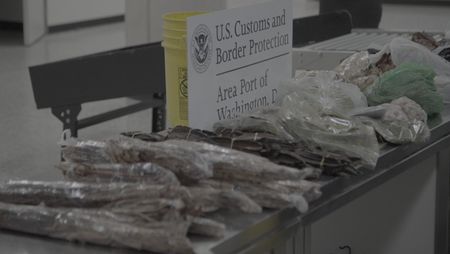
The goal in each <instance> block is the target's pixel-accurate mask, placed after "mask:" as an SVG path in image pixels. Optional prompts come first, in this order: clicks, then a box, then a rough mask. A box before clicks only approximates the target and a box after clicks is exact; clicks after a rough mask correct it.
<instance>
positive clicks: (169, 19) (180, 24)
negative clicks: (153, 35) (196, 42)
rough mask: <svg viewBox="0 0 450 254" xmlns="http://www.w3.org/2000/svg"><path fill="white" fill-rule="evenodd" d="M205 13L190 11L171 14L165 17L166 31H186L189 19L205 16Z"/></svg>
mask: <svg viewBox="0 0 450 254" xmlns="http://www.w3.org/2000/svg"><path fill="white" fill-rule="evenodd" d="M204 13H205V12H203V11H188V12H170V13H166V14H164V16H163V21H164V26H163V28H164V30H166V29H181V30H186V27H187V25H186V20H187V18H189V17H191V16H195V15H200V14H204Z"/></svg>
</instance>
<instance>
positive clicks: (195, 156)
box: [105, 137, 213, 184]
mask: <svg viewBox="0 0 450 254" xmlns="http://www.w3.org/2000/svg"><path fill="white" fill-rule="evenodd" d="M105 149H106V153H107V154H108V155H109V156H110V157H111V159H112V160H113V161H114V162H116V163H139V162H143V163H146V162H151V163H154V164H157V165H160V166H162V167H164V168H167V169H169V170H171V171H172V172H173V173H175V175H176V176H177V177H178V180H180V182H181V183H187V184H189V183H192V182H197V181H198V180H201V179H206V178H210V177H212V176H213V170H212V165H211V162H210V158H209V157H208V156H206V155H205V154H202V153H199V152H198V151H195V150H193V149H191V147H190V146H189V143H186V144H184V145H178V144H172V143H168V142H155V143H148V142H143V141H140V140H137V139H131V138H125V137H122V138H118V139H110V140H108V141H107V142H106V148H105Z"/></svg>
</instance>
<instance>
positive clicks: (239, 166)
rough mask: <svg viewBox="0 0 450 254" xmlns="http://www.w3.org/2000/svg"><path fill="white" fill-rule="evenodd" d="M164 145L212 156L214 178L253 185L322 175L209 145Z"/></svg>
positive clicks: (179, 143) (174, 142)
mask: <svg viewBox="0 0 450 254" xmlns="http://www.w3.org/2000/svg"><path fill="white" fill-rule="evenodd" d="M161 144H166V145H170V146H174V147H185V148H186V149H191V150H192V151H193V152H196V153H199V154H203V155H204V156H206V157H208V158H209V161H210V162H211V164H212V166H213V169H214V176H213V178H214V179H221V180H225V179H226V180H243V181H249V182H264V181H273V180H301V179H305V178H307V177H309V176H314V175H316V174H317V171H319V172H320V170H319V169H310V168H308V169H305V170H299V169H295V168H291V167H286V166H281V165H277V164H275V163H273V162H271V161H269V160H268V159H266V158H263V157H261V156H257V155H253V154H249V153H245V152H241V151H237V150H233V149H229V148H224V147H220V146H216V145H211V144H206V143H199V142H189V141H184V140H169V141H165V142H162V143H161Z"/></svg>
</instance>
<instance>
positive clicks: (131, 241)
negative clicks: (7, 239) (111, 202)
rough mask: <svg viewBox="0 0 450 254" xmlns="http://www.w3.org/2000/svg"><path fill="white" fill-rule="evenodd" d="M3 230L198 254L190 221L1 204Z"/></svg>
mask: <svg viewBox="0 0 450 254" xmlns="http://www.w3.org/2000/svg"><path fill="white" fill-rule="evenodd" d="M0 218H2V219H1V220H0V227H1V228H5V229H10V230H16V231H21V232H27V233H32V234H38V235H44V236H49V237H53V238H59V239H65V240H69V241H78V242H88V243H94V244H100V245H106V246H116V247H127V248H132V249H137V250H146V251H150V252H156V253H174V254H175V253H176V254H178V253H179V254H185V253H194V251H193V248H192V245H191V243H190V241H189V239H188V238H187V237H186V234H187V230H188V227H189V225H190V222H189V221H187V220H186V221H164V222H147V223H145V224H144V225H142V224H140V225H137V224H135V223H133V221H132V220H130V218H128V217H126V216H120V215H116V214H113V213H110V212H108V211H104V210H81V209H73V208H71V209H64V208H48V207H44V206H27V205H13V204H5V203H0Z"/></svg>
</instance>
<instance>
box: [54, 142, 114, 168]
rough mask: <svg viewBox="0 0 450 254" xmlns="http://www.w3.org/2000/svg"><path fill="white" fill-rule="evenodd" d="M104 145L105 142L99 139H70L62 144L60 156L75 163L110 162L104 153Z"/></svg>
mask: <svg viewBox="0 0 450 254" xmlns="http://www.w3.org/2000/svg"><path fill="white" fill-rule="evenodd" d="M105 146H106V144H105V142H101V141H93V140H86V141H82V140H81V141H78V140H75V139H70V140H68V141H67V142H64V144H63V147H62V157H63V159H64V160H66V161H70V162H76V163H83V162H86V163H112V161H111V158H110V156H108V155H107V154H106V153H105Z"/></svg>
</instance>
